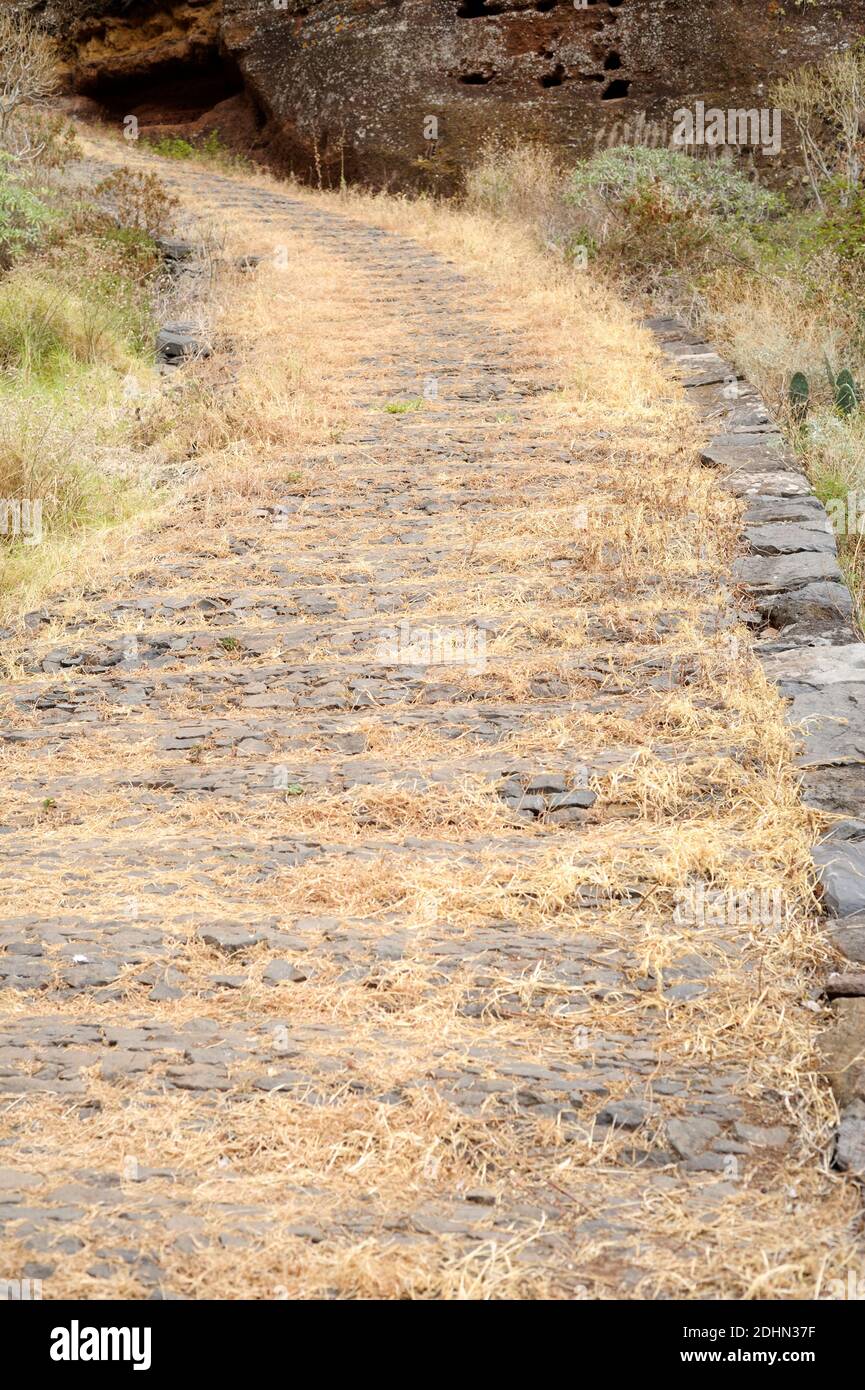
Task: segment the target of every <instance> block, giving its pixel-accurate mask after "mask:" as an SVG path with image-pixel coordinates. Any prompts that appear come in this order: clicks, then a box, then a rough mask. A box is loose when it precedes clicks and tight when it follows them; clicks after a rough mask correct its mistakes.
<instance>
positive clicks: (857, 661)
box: [763, 642, 865, 698]
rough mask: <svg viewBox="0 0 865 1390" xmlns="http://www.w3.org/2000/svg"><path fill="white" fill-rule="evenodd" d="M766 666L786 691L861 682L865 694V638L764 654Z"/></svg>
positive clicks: (856, 685)
mask: <svg viewBox="0 0 865 1390" xmlns="http://www.w3.org/2000/svg"><path fill="white" fill-rule="evenodd" d="M763 670H764V671H765V673H766V675H767V676H768V678H769V680H771V681H773V682H774V683H775V684H776V685H777V686H778V687H779V688H780V690H781V692H782V693H783V694H784V695H798V694H800V693H802V692H805V691H815V690H824V689H826V688H827V687H830V686H836V685H845V686H852V687H854V688H855V687H858V686H860V685H862V687H863V689H862V695H863V698H865V685H863V683H865V642H852V643H850V644H849V645H847V646H843V647H814V648H809V649H807V650H805V651H798V652H785V653H784V654H783V656H770V657H765V658H764V660H763Z"/></svg>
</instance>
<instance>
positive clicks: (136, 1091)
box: [0, 171, 853, 1298]
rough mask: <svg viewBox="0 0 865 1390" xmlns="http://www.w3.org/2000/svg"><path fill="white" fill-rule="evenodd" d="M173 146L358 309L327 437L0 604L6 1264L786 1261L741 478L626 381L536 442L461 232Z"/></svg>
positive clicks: (616, 1270)
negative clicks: (311, 256) (385, 333)
mask: <svg viewBox="0 0 865 1390" xmlns="http://www.w3.org/2000/svg"><path fill="white" fill-rule="evenodd" d="M167 177H169V176H167ZM170 177H171V178H173V179H174V182H175V184H176V186H177V187H178V188H179V190H180V191H181V193H182V194H183V195H184V196H185V197H186V198H187V199H190V200H193V201H196V200H197V201H198V202H199V203H203V202H206V201H207V200H210V203H211V205H212V206H215V207H218V208H219V209H220V210H221V211H222V214H223V215H224V216H225V217H226V220H227V221H228V223H229V225H230V224H231V221H232V219H233V218H234V217H238V218H239V217H241V216H242V217H243V218H245V219H246V223H247V225H255V226H257V227H258V228H259V229H260V233H261V238H260V245H259V247H258V249H261V247H262V246H266V245H268V244H270V243H273V242H282V241H284V242H285V244H286V245H287V246H288V247H289V248H290V254H291V255H292V256H296V255H299V254H302V248H303V246H304V245H313V244H314V245H315V247H316V248H317V252H318V254H321V253H325V254H328V255H332V257H333V258H334V260H335V262H338V264H339V265H340V267H341V268H342V270H341V273H346V274H348V275H350V276H351V277H354V278H356V280H357V282H358V283H359V284H361V285H362V286H363V287H364V292H365V293H366V295H367V296H368V305H369V314H370V323H369V327H370V328H372V327H374V326H375V320H376V316H378V318H379V319H380V320H381V322H382V323H387V324H388V325H389V332H390V338H389V344H390V345H389V346H388V347H387V348H386V349H385V350H383V351H382V352H376V351H375V350H372V349H371V350H369V351H364V350H363V347H362V346H361V348H360V351H359V353H358V355H357V358H356V360H355V361H354V364H353V367H352V369H351V371H350V373H348V374H347V375H346V377H345V379H344V381H343V382H342V383H341V385H340V389H342V390H344V392H345V399H346V415H347V417H348V420H349V423H348V425H347V427H346V428H345V430H344V431H342V433H341V435H340V437H339V438H338V439H337V440H336V441H332V442H331V441H328V442H324V443H322V445H321V447H320V448H319V449H317V450H311V451H306V452H305V453H304V455H303V457H300V458H292V457H288V456H286V457H285V458H284V460H282V465H281V466H282V474H281V480H280V478H279V477H278V476H277V474H275V473H274V470H273V468H269V469H267V470H263V472H262V480H261V484H260V487H259V488H258V489H257V490H255V489H253V492H252V493H251V495H246V496H244V497H243V498H241V499H239V500H237V499H235V502H234V503H233V504H232V506H231V507H230V508H228V509H227V510H226V513H225V514H224V515H220V514H219V513H218V511H217V512H214V509H213V508H204V507H201V506H200V505H199V503H198V502H196V501H195V498H194V496H193V498H192V500H190V501H189V503H188V504H184V505H181V506H180V507H179V508H178V510H177V511H176V512H175V513H173V514H172V515H170V516H168V517H166V518H165V519H164V522H163V525H162V528H161V531H160V532H159V534H158V539H157V540H155V541H153V542H152V544H151V550H150V551H149V552H148V549H147V545H148V543H149V542H148V541H147V539H146V538H145V540H144V541H143V542H142V548H141V551H140V554H138V555H137V557H136V559H135V562H134V563H130V564H129V565H127V566H126V567H125V568H124V569H123V570H122V572H118V573H117V575H116V576H114V577H113V578H112V579H111V581H110V582H109V583H107V584H105V585H103V586H101V587H100V588H98V589H95V590H93V591H90V592H88V593H86V594H85V595H84V596H83V598H82V596H81V595H80V594H77V595H72V594H69V595H67V596H64V595H60V596H59V597H57V598H56V599H54V600H52V601H50V602H48V603H47V604H46V605H45V606H44V608H43V609H42V610H40V612H38V613H36V614H31V615H28V617H27V619H26V622H25V625H24V628H23V629H22V630H21V631H18V630H15V631H10V632H8V633H7V634H6V635H5V645H6V649H7V652H8V653H10V655H9V660H8V668H7V669H8V674H7V679H6V682H5V685H4V688H3V714H2V739H3V745H2V746H3V752H4V779H3V785H4V809H3V823H2V831H3V835H2V839H0V852H2V856H3V903H4V905H3V909H2V940H3V946H4V950H3V953H2V955H0V985H2V986H3V989H2V993H0V999H2V1001H3V1002H2V1014H0V1116H2V1130H0V1143H2V1149H0V1231H2V1245H0V1250H2V1259H0V1275H3V1276H5V1277H16V1278H17V1277H28V1276H29V1277H34V1278H41V1279H42V1280H43V1296H44V1297H52V1296H61V1295H63V1294H69V1293H72V1294H74V1295H78V1296H84V1297H94V1298H95V1297H111V1296H120V1297H133V1298H146V1297H193V1298H194V1297H205V1296H216V1297H265V1298H269V1297H284V1296H289V1297H294V1296H298V1295H300V1296H305V1295H317V1296H322V1295H324V1296H331V1297H405V1296H414V1297H446V1298H451V1297H471V1296H479V1297H488V1296H493V1297H495V1296H521V1297H543V1296H553V1297H565V1298H573V1297H610V1296H623V1295H624V1296H636V1297H651V1296H673V1297H693V1296H697V1297H700V1296H710V1295H712V1294H720V1295H722V1296H723V1295H732V1296H739V1297H741V1296H744V1295H746V1294H748V1293H753V1294H756V1295H757V1296H761V1295H765V1296H769V1297H792V1296H795V1295H797V1294H798V1295H804V1296H809V1295H811V1294H812V1293H813V1290H814V1287H815V1282H816V1280H817V1277H818V1273H819V1270H820V1268H821V1267H822V1266H825V1264H826V1261H827V1260H831V1259H832V1258H834V1252H836V1251H838V1250H840V1249H841V1247H842V1246H843V1243H844V1241H845V1239H846V1230H847V1223H848V1221H849V1220H850V1218H851V1214H852V1211H853V1199H852V1196H851V1194H850V1191H849V1188H848V1187H847V1185H846V1183H845V1180H844V1179H843V1178H842V1177H840V1176H839V1175H834V1174H832V1173H830V1172H829V1171H828V1168H827V1165H826V1160H825V1150H826V1144H827V1143H828V1135H829V1134H830V1129H831V1124H830V1122H831V1119H832V1113H831V1105H830V1102H829V1100H828V1099H827V1097H826V1094H825V1093H824V1091H823V1089H822V1086H821V1084H820V1083H819V1082H818V1080H817V1079H816V1078H815V1075H814V1068H813V1063H812V1059H811V1052H810V1047H811V1037H812V1033H813V1028H814V1026H815V1020H814V1015H813V1011H812V1010H811V1008H810V1007H809V1006H808V1000H809V993H808V991H809V988H810V985H811V981H812V975H811V974H810V973H809V972H810V971H811V967H812V964H813V961H814V959H815V958H816V956H817V955H818V954H819V947H818V946H817V945H816V944H815V943H816V942H817V940H818V937H817V934H816V931H815V929H814V926H813V924H812V922H811V920H810V918H809V917H808V899H807V894H806V889H805V867H804V866H805V864H806V862H807V843H808V836H807V833H806V829H807V827H806V820H805V815H804V812H802V811H801V810H800V809H799V807H798V803H797V800H796V797H795V794H794V790H793V782H792V780H791V778H790V774H789V760H788V753H787V743H786V734H785V733H784V730H783V724H782V718H781V713H780V705H779V703H778V702H777V701H776V699H775V697H774V696H773V695H772V694H771V692H770V691H769V690H768V688H767V687H766V686H765V685H764V683H763V681H762V677H761V676H760V674H759V671H758V670H757V667H756V664H755V663H754V662H753V660H752V658H751V655H750V652H749V649H748V642H747V638H746V637H745V636H744V631H743V629H742V628H741V627H739V626H737V622H738V616H739V615H738V614H737V611H736V606H735V602H734V599H733V596H732V595H731V592H730V590H729V587H728V580H727V576H728V575H729V573H730V570H731V558H732V555H733V550H734V545H735V533H736V522H735V517H736V507H735V504H734V503H733V501H732V500H731V499H730V498H729V497H727V496H725V495H724V494H723V493H722V492H721V491H720V489H719V488H718V487H717V485H716V483H715V482H714V480H713V479H711V478H710V477H708V476H707V471H706V470H705V469H702V470H701V469H700V467H699V465H698V463H697V462H696V461H695V460H696V456H695V455H693V454H692V453H689V452H687V451H683V450H682V448H681V447H680V445H681V438H680V437H679V436H676V437H675V438H673V437H672V435H671V437H670V438H667V439H662V438H661V437H660V435H659V436H658V438H657V439H655V438H654V436H653V431H657V428H658V427H657V424H656V422H655V421H656V417H650V416H649V415H648V414H647V415H646V417H645V421H644V423H643V424H642V425H641V424H640V423H639V419H637V420H636V423H635V419H634V418H632V419H630V420H629V421H626V422H624V423H623V422H622V421H621V419H619V418H617V417H616V415H615V414H614V413H613V411H612V409H611V411H610V413H609V418H608V419H607V420H606V422H605V427H604V428H599V429H595V430H591V431H588V432H586V433H585V434H575V433H574V432H573V430H572V428H571V427H570V424H569V416H568V412H567V409H566V408H565V407H563V406H562V404H561V402H562V399H563V397H562V395H561V392H560V389H559V388H560V386H562V384H563V383H562V382H561V380H560V377H561V367H562V364H561V362H556V363H551V362H547V361H544V360H538V359H537V356H536V355H533V352H532V349H531V345H530V344H528V343H527V342H526V341H524V340H523V338H522V337H521V335H520V332H519V331H518V330H517V329H515V328H514V327H512V326H509V322H508V319H507V314H506V313H503V312H502V310H503V308H505V309H506V308H507V306H502V305H501V304H498V303H497V302H496V299H495V293H494V291H493V290H492V289H491V288H490V287H489V285H482V284H480V283H479V282H474V281H472V279H471V278H470V277H469V276H467V275H466V274H464V273H461V271H460V269H459V268H458V267H457V264H456V263H455V258H454V259H448V258H447V257H445V256H442V255H440V254H437V253H435V252H433V251H432V250H430V249H429V248H428V247H425V246H423V245H421V244H420V242H417V241H413V240H411V239H410V238H409V237H407V236H404V235H400V234H397V233H394V232H388V231H384V230H382V229H381V228H380V227H377V226H375V225H372V224H371V223H367V222H364V221H363V220H361V219H360V218H358V217H357V216H351V215H346V214H345V213H343V212H341V211H340V210H339V209H338V208H337V207H336V206H335V205H334V203H333V202H332V201H328V200H326V199H316V198H315V197H313V196H310V195H303V196H290V195H287V194H284V193H281V192H279V191H278V190H277V189H275V188H274V187H273V186H272V185H271V186H264V187H259V186H257V185H256V183H255V182H254V181H251V180H248V181H244V180H242V179H236V180H232V179H230V178H225V177H220V176H217V175H211V174H207V173H202V172H200V171H198V172H196V171H193V172H188V173H187V172H183V173H174V174H171V175H170ZM250 249H252V250H255V249H256V248H255V247H252V248H250ZM256 273H257V274H265V273H269V272H266V270H264V269H260V270H259V272H256ZM274 284H275V285H277V284H278V281H277V280H274ZM364 329H365V325H364V324H359V325H358V341H359V342H360V343H361V344H362V343H363V338H364ZM640 351H641V352H644V353H645V354H646V356H647V359H648V358H649V356H650V354H651V351H652V349H651V348H650V346H649V345H648V343H647V344H646V345H645V347H643V348H641V349H640ZM676 391H677V388H675V387H672V388H671V389H670V394H669V402H670V404H669V410H670V412H671V416H672V415H674V414H675V412H676V411H680V410H681V409H682V407H681V406H680V404H679V403H678V398H677V394H676ZM693 428H694V438H693V440H692V441H691V443H692V444H694V445H696V443H697V439H696V426H694V427H693ZM713 888H714V889H723V890H726V892H727V895H726V898H724V899H723V901H724V902H729V901H730V898H731V893H733V892H734V890H738V891H740V893H741V894H745V895H746V896H747V895H750V896H748V898H747V901H748V904H753V903H754V902H757V903H760V904H762V909H761V911H760V912H759V913H758V914H756V916H755V914H754V913H753V912H751V911H750V908H749V911H747V912H739V913H738V914H737V913H736V912H735V911H734V912H730V911H728V910H726V909H722V910H721V911H720V912H717V911H711V910H709V909H707V908H706V903H707V902H710V901H711V902H714V901H715V899H714V898H712V890H713ZM701 894H702V896H701ZM707 894H708V896H707ZM683 904H684V908H683ZM766 904H770V905H771V911H769V912H768V914H767V911H766V910H765V909H766Z"/></svg>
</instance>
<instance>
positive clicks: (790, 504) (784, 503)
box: [743, 495, 831, 529]
mask: <svg viewBox="0 0 865 1390" xmlns="http://www.w3.org/2000/svg"><path fill="white" fill-rule="evenodd" d="M816 518H821V519H822V520H824V521H825V522H826V523H827V524H828V525H829V527H830V529H831V522H830V521H829V518H828V516H827V515H826V508H825V507H824V506H823V504H822V502H821V501H820V500H819V498H817V497H814V496H813V495H810V496H804V497H772V496H768V497H754V498H753V499H752V500H751V501H750V502H749V503H748V507H747V510H746V512H745V516H744V518H743V520H744V522H745V524H746V525H747V526H766V525H768V524H770V523H773V522H779V521H812V520H814V519H816Z"/></svg>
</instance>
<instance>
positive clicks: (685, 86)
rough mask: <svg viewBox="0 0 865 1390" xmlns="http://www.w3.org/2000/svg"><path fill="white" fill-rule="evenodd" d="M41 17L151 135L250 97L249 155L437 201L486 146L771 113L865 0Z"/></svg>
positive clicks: (845, 36) (187, 0) (203, 6)
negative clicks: (762, 110) (786, 77)
mask: <svg viewBox="0 0 865 1390" xmlns="http://www.w3.org/2000/svg"><path fill="white" fill-rule="evenodd" d="M279 4H282V7H281V8H279V7H278V5H279ZM46 14H47V16H48V18H49V20H50V22H51V23H52V24H53V25H54V27H55V28H56V29H57V30H58V31H59V32H60V33H61V34H62V35H63V38H64V43H65V48H66V54H67V59H68V63H69V77H70V83H71V85H72V86H73V87H74V88H75V89H76V90H78V91H83V92H87V93H90V94H92V95H94V96H97V97H98V98H99V99H100V100H102V101H104V102H105V103H106V105H108V107H109V109H111V110H112V111H113V112H114V113H115V115H119V114H122V113H128V112H134V111H135V110H136V107H137V106H138V105H140V104H142V103H145V104H147V103H149V104H150V106H151V107H153V106H157V107H158V106H159V105H160V103H161V104H162V106H163V107H164V110H163V112H162V113H161V114H162V117H163V119H162V120H161V121H160V122H154V123H161V124H166V125H177V124H178V120H177V116H178V111H180V112H181V114H182V113H183V111H186V112H187V114H189V119H190V120H191V121H195V120H197V119H198V118H200V117H201V116H202V115H203V114H204V113H205V112H206V111H208V110H210V109H211V108H212V107H213V106H215V105H216V104H217V103H218V102H219V101H223V100H225V99H227V98H229V97H232V96H235V95H237V94H238V93H239V92H241V91H242V90H245V92H246V94H247V98H248V100H249V102H250V111H252V110H253V109H254V111H255V113H256V116H257V124H258V137H257V141H252V142H250V143H251V144H252V145H256V144H257V147H258V152H259V154H262V153H264V154H267V155H268V156H269V157H270V158H271V160H273V161H275V162H277V163H281V164H282V165H288V164H291V165H293V166H294V167H296V168H298V169H300V168H305V169H308V168H310V167H311V166H312V165H313V164H314V163H315V160H316V151H317V152H318V158H319V159H320V161H321V163H322V165H323V166H324V168H325V170H326V171H327V172H328V173H329V174H331V175H333V174H335V173H337V172H338V171H340V170H344V172H345V173H346V174H347V175H349V176H360V177H363V178H366V179H371V180H373V181H375V182H384V181H388V182H397V183H403V184H404V183H412V182H415V183H417V182H421V183H424V182H425V183H432V184H434V185H438V186H441V187H446V186H448V185H449V184H451V183H453V181H454V180H455V178H456V177H457V176H458V173H459V171H460V169H461V168H463V167H464V166H465V164H466V162H467V161H468V160H469V159H470V158H471V157H472V156H473V154H474V153H475V152H476V151H477V148H478V146H479V144H481V143H482V142H483V141H484V140H486V139H488V138H490V137H493V136H499V137H504V138H512V137H515V136H519V137H531V138H536V139H539V140H541V141H543V142H544V143H546V144H549V145H552V146H554V147H556V148H557V149H560V150H561V151H562V152H563V153H565V154H566V155H570V156H576V155H579V154H583V153H585V152H586V151H587V150H590V149H591V148H593V147H594V145H595V143H596V142H603V141H605V140H606V139H610V140H611V143H619V142H620V141H621V140H622V138H623V135H624V124H625V123H626V122H627V123H629V125H630V127H631V131H632V132H633V130H634V128H635V125H636V123H637V122H639V121H640V120H641V119H642V120H644V121H646V122H653V123H656V124H657V127H658V129H659V130H660V129H662V128H663V129H667V130H669V129H671V120H670V118H671V116H672V113H673V111H675V110H676V109H677V108H678V107H680V106H682V105H687V106H692V105H693V103H694V102H695V101H697V100H698V99H701V100H705V101H706V102H707V103H708V104H710V105H718V106H721V107H724V108H729V107H734V108H741V107H746V108H751V107H764V106H766V105H767V97H766V91H767V85H768V83H769V82H770V81H771V79H772V78H773V77H775V76H777V75H779V73H781V72H783V71H787V70H789V68H790V67H792V66H794V65H796V64H797V63H802V62H806V61H811V60H814V59H817V58H819V57H820V56H821V55H823V54H825V53H826V52H828V51H830V50H831V49H833V48H837V47H839V46H841V45H843V44H844V43H845V42H849V41H851V40H852V39H853V38H854V37H856V36H857V35H859V34H861V32H862V30H863V25H865V0H850V3H848V4H847V5H846V6H844V7H843V11H842V9H841V7H840V6H839V7H832V8H831V9H830V8H828V7H825V6H820V7H815V8H813V9H806V10H801V9H799V8H798V7H794V6H787V7H785V10H784V11H782V10H781V7H775V6H771V5H756V6H755V5H754V4H752V3H748V2H747V0H726V3H721V4H719V3H717V0H688V2H687V3H685V0H620V3H618V4H612V3H597V2H596V3H591V0H590V2H589V3H588V4H587V5H586V6H585V7H581V8H576V7H575V6H574V4H572V3H570V0H535V3H534V4H530V3H527V0H402V3H400V2H399V0H396V3H395V2H394V0H324V2H323V3H312V4H303V3H302V0H276V3H274V0H182V3H171V0H157V2H156V3H154V0H144V3H142V0H132V3H122V0H70V3H68V4H65V5H63V6H61V5H60V4H59V0H50V3H49V5H48V7H47V10H46ZM150 114H151V116H152V115H153V112H152V110H151V112H150ZM430 117H435V119H436V120H437V122H438V139H437V141H436V140H432V139H429V138H427V136H428V135H429V132H430V126H429V118H430ZM624 138H628V137H627V136H624ZM632 138H633V137H632ZM784 149H785V151H788V152H789V151H790V150H791V142H790V139H789V133H788V132H785V134H784ZM758 159H762V156H761V155H758ZM781 162H782V163H783V155H782V161H781Z"/></svg>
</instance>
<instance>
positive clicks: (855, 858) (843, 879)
mask: <svg viewBox="0 0 865 1390" xmlns="http://www.w3.org/2000/svg"><path fill="white" fill-rule="evenodd" d="M811 858H812V860H813V862H814V866H815V868H816V870H817V881H818V883H819V884H820V888H821V894H822V902H823V906H824V907H825V909H826V911H827V912H829V913H831V914H832V916H833V917H855V916H856V915H857V914H858V913H865V844H860V845H857V844H854V843H849V842H848V843H845V842H843V841H837V840H835V841H833V840H824V841H823V842H822V843H821V844H819V845H815V847H814V849H813V850H812V851H811Z"/></svg>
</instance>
